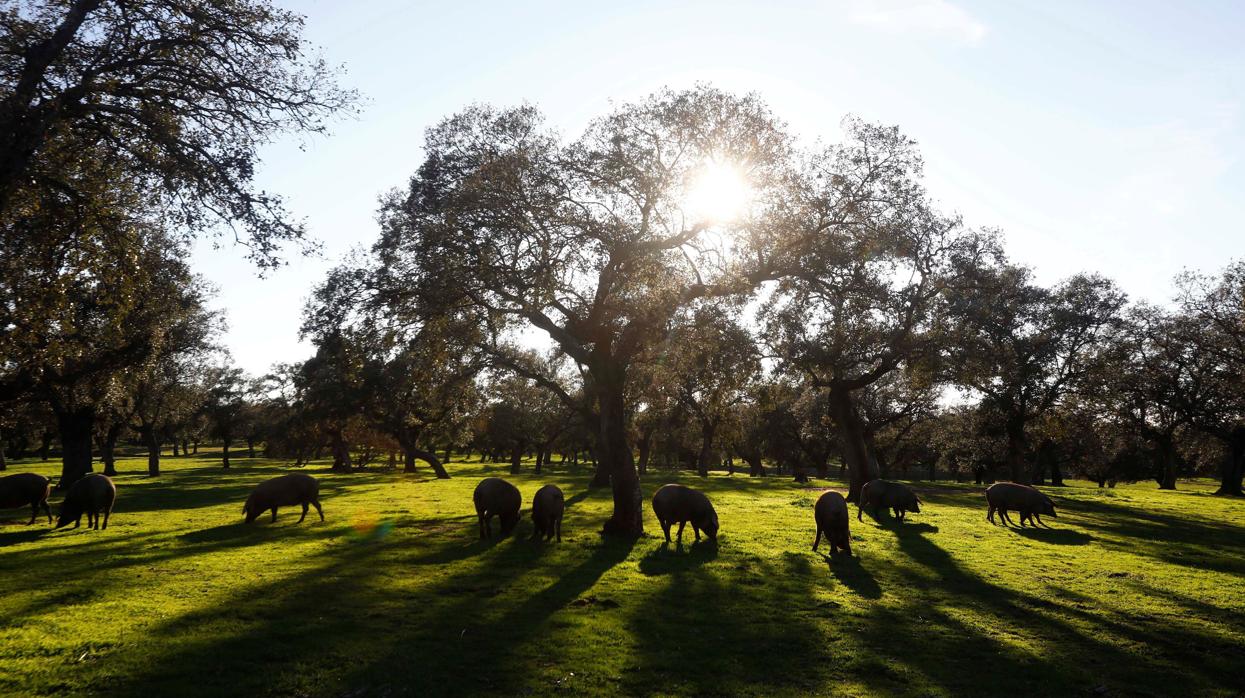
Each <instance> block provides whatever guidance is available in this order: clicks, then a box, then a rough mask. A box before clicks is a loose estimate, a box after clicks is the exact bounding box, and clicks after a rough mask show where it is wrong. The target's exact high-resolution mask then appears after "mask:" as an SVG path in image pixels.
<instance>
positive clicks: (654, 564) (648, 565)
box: [640, 540, 718, 577]
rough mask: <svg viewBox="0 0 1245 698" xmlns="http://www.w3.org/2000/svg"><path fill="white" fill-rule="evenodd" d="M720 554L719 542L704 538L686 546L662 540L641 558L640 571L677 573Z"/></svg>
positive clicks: (646, 572)
mask: <svg viewBox="0 0 1245 698" xmlns="http://www.w3.org/2000/svg"><path fill="white" fill-rule="evenodd" d="M717 556H718V544H717V543H715V542H713V541H711V540H702V541H700V542H697V543H692V544H691V545H687V546H685V545H684V544H683V543H674V544H673V546H672V544H670V543H667V542H666V541H664V540H663V541H662V542H661V543H660V544H659V545H657V546H656V547H655V548H653V549H652V550H650V551H648V552H647V553H645V555H644V557H643V558H641V559H640V572H642V573H644V574H646V575H648V576H650V577H651V576H654V575H661V574H675V573H679V572H686V571H687V570H690V569H693V568H695V567H699V566H701V565H703V564H705V563H707V562H710V561H712V560H714V559H715V558H717Z"/></svg>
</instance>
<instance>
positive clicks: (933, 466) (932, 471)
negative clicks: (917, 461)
mask: <svg viewBox="0 0 1245 698" xmlns="http://www.w3.org/2000/svg"><path fill="white" fill-rule="evenodd" d="M937 480H938V461H937V460H934V459H933V458H930V460H929V481H930V482H935V481H937Z"/></svg>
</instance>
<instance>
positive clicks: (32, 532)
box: [0, 519, 55, 548]
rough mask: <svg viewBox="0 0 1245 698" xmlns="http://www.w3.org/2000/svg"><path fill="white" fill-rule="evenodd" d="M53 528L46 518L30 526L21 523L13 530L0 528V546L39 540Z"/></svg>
mask: <svg viewBox="0 0 1245 698" xmlns="http://www.w3.org/2000/svg"><path fill="white" fill-rule="evenodd" d="M53 530H55V529H53V528H52V526H51V525H50V524H49V523H48V520H47V519H43V520H42V521H36V522H35V523H34V524H33V525H31V526H26V525H24V524H23V525H22V527H21V528H16V527H13V530H7V531H6V530H4V529H3V528H0V548H3V547H5V546H8V545H17V544H19V543H29V542H31V541H36V540H39V539H40V538H42V537H44V536H46V535H48V534H49V533H51V532H52V531H53Z"/></svg>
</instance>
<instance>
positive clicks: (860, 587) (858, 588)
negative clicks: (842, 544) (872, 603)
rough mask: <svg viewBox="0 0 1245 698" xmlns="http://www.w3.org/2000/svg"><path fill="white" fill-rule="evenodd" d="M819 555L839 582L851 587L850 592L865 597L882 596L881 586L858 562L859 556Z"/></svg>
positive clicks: (841, 554) (875, 597)
mask: <svg viewBox="0 0 1245 698" xmlns="http://www.w3.org/2000/svg"><path fill="white" fill-rule="evenodd" d="M820 555H821V558H822V559H823V560H825V561H826V566H827V567H828V568H830V573H831V574H833V575H834V578H835V579H836V580H838V582H839V584H842V585H843V586H845V587H847V588H848V589H851V590H852V593H854V594H856V595H857V596H859V597H861V598H865V599H878V598H881V597H882V587H881V585H879V584H878V580H877V578H875V577H874V576H873V573H871V572H870V571H869V570H867V569H865V567H864V565H862V564H860V558H859V557H856V556H855V555H847V554H846V553H836V554H835V555H828V554H826V553H820Z"/></svg>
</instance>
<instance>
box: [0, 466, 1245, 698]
mask: <svg viewBox="0 0 1245 698" xmlns="http://www.w3.org/2000/svg"><path fill="white" fill-rule="evenodd" d="M52 465H53V464H43V463H30V462H18V463H14V464H13V465H12V466H11V468H10V472H18V471H22V470H28V469H34V470H39V471H42V472H49V473H50V472H51V471H52V470H54V468H53V467H51V466H52ZM119 468H120V469H121V470H122V472H123V474H122V475H120V476H119V477H118V478H117V479H116V481H117V485H118V492H119V497H118V502H117V505H116V509H115V512H114V516H113V518H112V522H111V524H110V526H109V528H108V530H106V531H98V532H92V531H87V530H85V529H79V530H76V531H75V530H62V531H56V532H53V531H51V530H50V527H48V526H47V525H46V523H44V524H36V525H35V526H32V527H30V528H27V527H26V526H25V525H23V524H24V523H25V521H26V517H27V516H28V510H4V511H3V512H0V694H6V695H23V696H24V695H36V696H37V695H74V696H82V695H149V696H157V695H170V696H217V695H229V694H246V695H251V696H264V695H315V696H320V695H324V696H389V695H406V694H409V695H418V696H427V695H440V694H481V695H483V694H491V695H514V694H523V693H532V694H547V693H570V694H577V693H601V694H619V693H623V694H643V695H653V694H660V695H704V694H743V695H767V696H768V695H783V694H793V695H794V694H845V695H880V696H892V695H894V696H908V695H911V696H962V695H981V696H999V695H1024V696H1033V695H1051V696H1072V695H1108V696H1115V695H1121V696H1123V695H1156V696H1157V695H1177V694H1178V695H1239V692H1240V691H1241V690H1242V687H1245V678H1243V677H1245V674H1243V673H1242V671H1243V669H1242V667H1245V593H1242V592H1243V591H1245V586H1243V584H1245V525H1243V524H1242V522H1241V518H1242V514H1243V513H1245V501H1239V500H1227V499H1223V498H1218V497H1212V496H1210V495H1209V494H1208V492H1209V491H1210V486H1209V484H1208V483H1183V482H1182V483H1181V488H1182V489H1181V490H1179V491H1176V492H1160V491H1158V490H1156V489H1154V488H1153V487H1152V486H1151V485H1149V484H1146V483H1142V484H1139V485H1135V486H1122V487H1120V488H1117V489H1115V490H1105V491H1104V490H1097V489H1095V488H1092V487H1090V486H1088V485H1086V484H1084V483H1076V484H1075V485H1074V486H1072V487H1068V488H1063V489H1051V490H1049V491H1050V492H1051V493H1052V494H1053V496H1054V497H1055V498H1056V501H1057V505H1058V506H1059V512H1060V515H1059V518H1057V519H1048V523H1050V524H1051V525H1052V526H1053V527H1054V528H1053V529H1050V530H1024V531H1021V530H1014V529H1008V528H1004V527H1001V526H1000V527H992V526H991V525H990V524H989V523H987V522H986V521H985V506H984V499H983V497H982V496H981V494H980V488H977V487H973V486H969V485H954V484H945V485H934V486H930V485H928V484H925V483H917V484H916V486H917V487H918V488H919V490H920V491H921V494H922V497H923V499H924V500H925V502H926V504H925V506H924V507H923V510H922V512H921V513H920V514H917V515H912V516H910V518H909V520H908V523H906V524H904V525H902V526H899V525H895V524H894V523H893V522H892V521H890V520H889V519H883V520H882V521H881V522H875V521H872V520H870V519H869V518H868V517H866V519H865V522H864V523H857V522H856V521H855V519H854V518H853V519H852V538H853V541H852V543H853V548H854V550H855V552H856V555H857V557H855V558H852V559H847V558H838V559H833V560H830V559H828V558H827V557H826V556H824V555H822V554H820V553H813V552H812V551H811V550H810V546H811V544H812V539H813V524H812V505H813V502H814V501H815V499H816V498H817V496H818V494H819V489H820V488H821V487H823V486H824V485H825V484H826V483H815V485H814V486H812V487H805V486H800V485H797V484H795V483H792V482H790V481H789V480H788V479H786V478H782V479H778V478H766V479H763V480H757V479H748V478H746V477H740V476H736V477H734V478H727V477H725V476H714V477H711V478H709V479H708V480H701V479H699V478H696V477H695V476H694V475H687V474H684V475H682V476H681V479H682V481H684V482H687V483H689V484H692V485H693V486H697V487H701V488H703V489H704V490H705V491H707V492H708V494H709V496H710V497H711V498H712V499H713V501H714V503H715V505H716V507H717V510H718V513H719V515H720V517H721V521H722V531H721V537H720V542H719V545H718V546H717V548H716V549H715V548H712V547H710V546H708V545H700V546H687V547H685V548H683V549H676V548H674V547H667V546H666V545H665V544H664V543H663V541H661V540H660V539H659V537H658V536H659V535H660V529H659V528H658V526H657V524H656V521H655V520H654V519H653V517H652V512H651V510H648V509H647V503H646V512H645V513H646V524H645V525H646V529H647V535H646V536H645V537H643V538H641V539H640V540H638V541H636V542H634V543H625V542H617V541H613V542H605V541H603V540H602V539H601V537H600V536H599V535H598V534H597V531H598V530H599V528H600V524H601V522H602V521H603V520H604V518H605V517H606V515H607V513H608V511H609V507H610V499H609V493H608V492H607V491H603V490H602V491H596V490H594V491H591V492H589V491H587V490H586V489H585V486H586V483H587V479H588V477H587V473H572V474H568V473H566V472H564V471H563V470H562V469H560V468H557V467H555V468H554V469H553V472H552V473H550V474H546V475H545V476H544V477H536V476H534V475H531V474H525V475H520V476H517V477H511V476H508V475H506V476H505V477H508V478H510V479H511V481H512V482H515V483H516V484H517V485H518V486H519V489H520V490H521V491H522V492H523V495H524V498H525V500H526V501H528V502H530V497H531V495H532V494H533V493H534V492H535V491H536V489H537V487H538V486H539V485H540V484H543V483H545V482H555V483H557V484H558V485H560V486H561V487H562V488H563V490H564V491H565V492H566V495H567V498H568V510H567V515H566V520H565V526H564V529H565V536H564V540H563V542H562V543H561V544H557V543H552V544H543V543H532V542H529V541H528V540H527V539H526V538H527V535H529V534H530V532H531V523H530V521H529V520H528V519H527V518H526V516H525V518H524V519H523V521H522V523H520V525H519V528H518V534H519V535H518V537H517V538H511V539H507V540H503V541H501V542H499V543H493V544H488V543H483V542H480V541H478V540H477V529H476V524H475V521H474V515H473V511H472V507H471V491H472V489H473V487H474V486H475V484H476V482H477V481H478V480H479V479H480V478H481V477H483V476H485V475H488V474H502V472H503V469H502V467H501V466H496V467H494V466H485V465H481V464H479V463H454V464H452V465H451V466H450V470H451V473H452V474H453V475H454V476H455V477H454V479H452V480H448V481H437V480H433V479H430V478H428V477H427V474H426V473H425V474H423V475H420V476H410V475H403V474H401V473H397V472H382V471H374V472H365V473H357V474H347V475H335V474H332V473H329V472H327V471H326V470H324V469H323V465H318V466H312V467H309V468H308V469H307V471H308V472H312V473H313V474H315V475H317V476H318V477H319V478H320V481H321V490H322V497H323V502H324V509H325V513H326V515H327V517H328V520H327V522H326V523H320V522H319V521H318V520H317V521H315V522H314V523H313V522H312V518H314V511H313V512H312V514H311V516H310V517H309V518H308V521H307V522H305V523H303V524H302V525H296V524H295V521H296V520H297V518H298V514H297V511H296V510H293V509H290V510H283V511H282V513H281V515H280V517H279V518H278V520H277V523H276V525H268V524H267V523H266V522H265V523H263V524H259V525H255V526H245V525H243V524H242V517H241V513H240V512H241V506H242V501H243V500H244V499H245V497H246V495H247V493H248V492H249V490H250V489H251V487H252V486H254V484H255V483H257V482H259V481H260V480H263V479H265V478H268V477H271V476H273V475H275V474H277V473H278V472H280V470H281V467H280V465H279V464H278V463H276V462H269V461H262V460H255V461H249V460H246V459H237V460H236V461H235V467H234V468H233V469H232V470H230V471H222V470H221V469H220V468H219V465H218V464H217V463H216V462H214V461H211V460H208V459H204V458H195V457H191V458H168V459H166V460H165V461H164V470H165V474H164V475H163V476H161V477H160V478H157V479H149V478H146V477H144V476H143V471H144V468H145V464H144V462H143V461H141V460H138V459H134V460H126V461H122V462H121V463H120V464H119ZM674 477H675V476H671V475H669V474H666V473H660V472H658V473H653V474H650V476H649V478H648V480H647V481H646V483H645V491H646V493H649V494H651V492H652V490H653V489H654V488H655V487H656V486H657V485H658V484H660V483H662V482H665V481H669V480H671V479H674ZM830 484H831V485H832V486H838V487H841V486H842V483H839V482H834V481H832V482H831V483H830ZM54 501H59V496H57V497H54ZM54 507H55V505H54ZM852 512H853V517H854V515H855V508H854V507H853V509H852ZM84 521H85V519H84ZM378 524H379V525H378ZM386 531H387V532H386ZM687 535H688V540H689V541H690V540H691V529H690V527H689V528H688V529H687ZM823 550H824V548H823Z"/></svg>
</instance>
